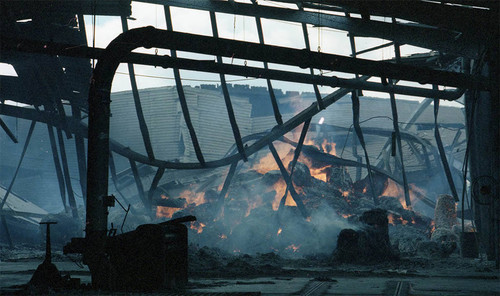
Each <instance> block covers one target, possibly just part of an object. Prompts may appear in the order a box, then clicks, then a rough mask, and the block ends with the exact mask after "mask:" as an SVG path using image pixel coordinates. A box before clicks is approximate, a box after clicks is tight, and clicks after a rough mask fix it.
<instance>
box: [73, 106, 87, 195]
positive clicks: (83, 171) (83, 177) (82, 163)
mask: <svg viewBox="0 0 500 296" xmlns="http://www.w3.org/2000/svg"><path fill="white" fill-rule="evenodd" d="M71 108H72V116H73V118H74V119H75V120H78V121H80V120H81V119H82V114H81V111H80V109H79V108H78V107H77V106H71ZM75 149H76V158H77V161H78V175H79V177H80V188H81V190H82V198H83V202H84V204H86V203H87V164H86V160H87V157H86V156H85V141H84V139H83V136H82V135H81V134H80V133H75Z"/></svg>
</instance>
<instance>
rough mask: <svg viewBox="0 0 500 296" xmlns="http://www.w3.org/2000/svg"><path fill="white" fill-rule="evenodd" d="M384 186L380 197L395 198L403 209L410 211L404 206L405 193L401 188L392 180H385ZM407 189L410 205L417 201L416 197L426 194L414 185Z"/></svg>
mask: <svg viewBox="0 0 500 296" xmlns="http://www.w3.org/2000/svg"><path fill="white" fill-rule="evenodd" d="M386 184H387V185H386V187H385V189H384V192H382V194H381V196H391V197H396V198H398V199H399V202H400V203H401V205H402V206H403V208H404V209H406V210H411V207H408V206H406V200H405V193H404V189H403V187H402V186H401V185H399V184H397V183H396V182H394V181H393V180H392V179H387V182H386ZM408 187H409V191H408V193H409V195H410V202H411V204H412V205H413V204H414V203H415V202H417V201H418V199H417V195H420V196H425V194H426V192H425V190H423V189H421V188H419V187H417V186H416V185H415V184H408ZM364 192H365V189H363V193H364Z"/></svg>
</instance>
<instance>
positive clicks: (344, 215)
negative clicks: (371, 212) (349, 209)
mask: <svg viewBox="0 0 500 296" xmlns="http://www.w3.org/2000/svg"><path fill="white" fill-rule="evenodd" d="M352 215H353V214H342V218H344V219H347V218H349V217H351V216H352Z"/></svg>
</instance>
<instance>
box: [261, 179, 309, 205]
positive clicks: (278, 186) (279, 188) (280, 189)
mask: <svg viewBox="0 0 500 296" xmlns="http://www.w3.org/2000/svg"><path fill="white" fill-rule="evenodd" d="M271 190H274V191H276V195H275V196H274V201H273V210H274V211H277V210H278V208H279V206H280V201H281V198H282V197H283V195H284V194H285V190H286V182H285V180H283V179H279V180H278V182H276V183H274V185H273V186H272V187H270V188H269V189H268V191H271ZM300 191H301V190H298V193H299V192H300ZM285 205H286V206H291V207H296V206H297V204H296V203H295V201H294V200H293V198H292V194H291V193H290V190H289V191H288V193H287V195H286V200H285Z"/></svg>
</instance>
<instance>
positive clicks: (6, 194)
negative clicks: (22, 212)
mask: <svg viewBox="0 0 500 296" xmlns="http://www.w3.org/2000/svg"><path fill="white" fill-rule="evenodd" d="M35 124H36V121H34V120H33V121H32V122H31V125H30V128H29V130H28V135H27V136H26V141H25V142H24V147H23V151H22V152H21V156H20V157H19V162H18V163H17V167H16V171H15V172H14V176H12V180H11V181H10V184H9V187H8V188H7V190H6V191H5V195H4V196H3V198H2V203H1V204H0V210H1V209H3V206H4V205H5V203H6V202H7V198H8V197H9V194H10V192H11V191H12V187H13V186H14V183H15V182H16V178H17V174H18V173H19V169H20V168H21V164H22V163H23V159H24V156H25V155H26V151H27V150H28V146H29V143H30V141H31V136H32V135H33V131H34V130H35Z"/></svg>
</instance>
